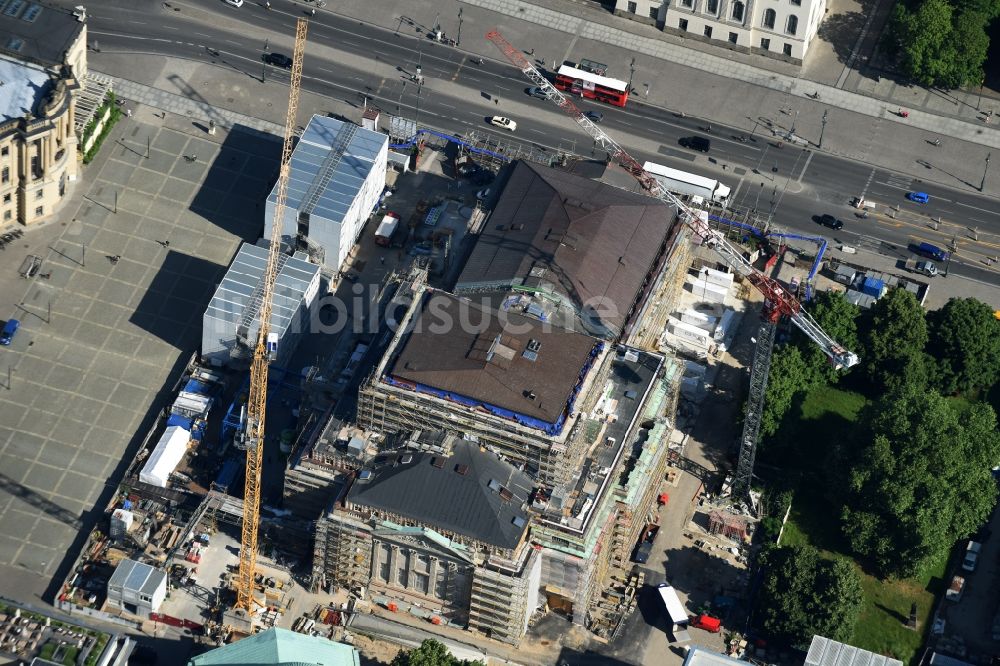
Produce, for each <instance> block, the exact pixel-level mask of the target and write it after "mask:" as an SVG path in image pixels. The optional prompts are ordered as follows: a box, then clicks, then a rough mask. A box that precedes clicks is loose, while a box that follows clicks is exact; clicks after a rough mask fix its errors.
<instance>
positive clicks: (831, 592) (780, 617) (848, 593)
mask: <svg viewBox="0 0 1000 666" xmlns="http://www.w3.org/2000/svg"><path fill="white" fill-rule="evenodd" d="M763 564H764V566H765V568H766V573H765V575H764V578H763V581H762V585H761V588H760V595H759V603H760V615H761V617H762V620H763V625H764V628H765V629H766V630H767V631H768V632H769V633H770V634H771V635H773V636H774V637H776V638H779V639H781V640H784V641H787V642H788V643H789V644H791V645H792V646H795V647H806V646H808V645H809V641H810V640H811V639H812V637H813V635H815V634H819V635H821V636H826V637H827V638H832V639H834V640H838V641H844V642H847V641H850V639H851V637H852V635H853V633H854V625H855V624H856V623H857V619H858V613H859V612H860V610H861V604H862V598H863V593H862V589H861V576H860V574H859V573H858V571H857V569H856V568H855V567H854V566H853V565H852V564H851V563H850V562H847V561H845V560H841V559H838V560H827V559H823V558H822V557H820V554H819V551H817V550H816V548H814V547H812V546H803V545H799V546H784V547H781V548H775V549H773V550H770V551H768V552H767V554H766V555H765V556H764V562H763Z"/></svg>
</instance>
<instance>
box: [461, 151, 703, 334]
mask: <svg viewBox="0 0 1000 666" xmlns="http://www.w3.org/2000/svg"><path fill="white" fill-rule="evenodd" d="M682 226H683V225H680V224H676V223H675V221H674V215H673V211H672V210H671V209H670V208H669V207H667V206H665V205H664V204H663V202H661V201H659V200H657V199H654V198H651V197H648V196H645V195H643V194H639V193H636V192H629V191H626V190H624V189H621V188H619V187H615V186H613V185H610V184H605V183H602V182H599V181H594V180H591V179H589V178H584V177H582V176H579V175H576V174H572V173H568V172H566V171H563V170H559V169H552V168H548V167H544V166H540V165H538V164H532V163H529V162H517V163H515V165H514V167H513V170H512V172H511V175H510V178H509V180H508V181H507V184H506V186H505V187H504V190H503V192H502V193H501V195H500V198H499V200H498V201H497V204H496V206H495V207H494V209H493V211H492V212H491V213H490V217H489V219H488V220H487V222H486V224H485V225H484V226H483V231H482V233H481V234H480V235H479V237H478V238H477V240H476V245H475V248H474V249H473V251H472V254H471V256H470V257H469V260H468V262H467V263H466V265H465V269H464V270H463V271H462V274H461V275H460V276H459V278H458V283H457V284H456V287H455V293H456V294H459V295H467V296H470V297H473V298H476V299H480V298H483V299H487V300H488V302H489V304H490V305H491V306H492V307H494V308H496V309H499V310H504V311H511V312H523V313H525V314H527V315H528V316H531V317H534V318H536V319H540V320H543V321H546V322H551V323H555V324H557V325H559V326H562V327H564V328H569V329H572V330H578V331H585V332H587V333H589V334H590V335H593V336H595V337H598V338H602V339H605V340H625V339H628V338H629V337H630V336H631V335H632V334H633V333H634V332H636V331H635V329H636V324H637V322H638V321H639V319H640V318H641V315H642V314H643V312H644V310H645V309H646V308H647V306H648V302H649V301H650V297H651V296H655V295H657V289H658V288H659V287H660V283H661V279H660V278H661V275H662V273H663V272H664V270H663V269H664V266H665V262H666V261H667V259H668V257H670V258H671V261H672V262H673V261H674V260H676V259H677V257H675V256H673V253H675V252H676V251H677V248H678V245H679V244H678V242H677V240H678V234H679V232H680V229H681V228H682ZM680 245H683V244H680ZM681 264H682V266H683V265H686V264H685V263H684V262H681ZM681 270H682V271H683V268H682V269H681ZM668 272H671V271H668Z"/></svg>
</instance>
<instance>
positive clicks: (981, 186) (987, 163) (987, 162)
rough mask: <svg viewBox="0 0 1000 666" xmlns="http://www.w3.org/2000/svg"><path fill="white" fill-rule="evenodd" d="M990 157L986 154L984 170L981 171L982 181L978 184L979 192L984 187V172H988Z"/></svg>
mask: <svg viewBox="0 0 1000 666" xmlns="http://www.w3.org/2000/svg"><path fill="white" fill-rule="evenodd" d="M990 155H991V153H986V168H984V169H983V180H982V182H980V183H979V191H980V192H982V191H983V188H985V187H986V172H987V171H989V170H990Z"/></svg>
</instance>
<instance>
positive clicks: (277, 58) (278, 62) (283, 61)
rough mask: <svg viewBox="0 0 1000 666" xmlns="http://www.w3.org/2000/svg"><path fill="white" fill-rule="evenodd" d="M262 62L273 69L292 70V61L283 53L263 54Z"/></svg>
mask: <svg viewBox="0 0 1000 666" xmlns="http://www.w3.org/2000/svg"><path fill="white" fill-rule="evenodd" d="M264 62H266V63H267V64H268V65H274V66H275V67H283V68H285V69H291V68H292V59H291V58H289V57H288V56H286V55H285V54H283V53H265V54H264Z"/></svg>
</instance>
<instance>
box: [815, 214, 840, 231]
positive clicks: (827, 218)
mask: <svg viewBox="0 0 1000 666" xmlns="http://www.w3.org/2000/svg"><path fill="white" fill-rule="evenodd" d="M819 223H820V224H822V225H823V226H824V227H830V228H831V229H843V228H844V223H843V222H841V221H840V220H838V219H837V218H835V217H834V216H833V215H830V214H827V215H820V216H819Z"/></svg>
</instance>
